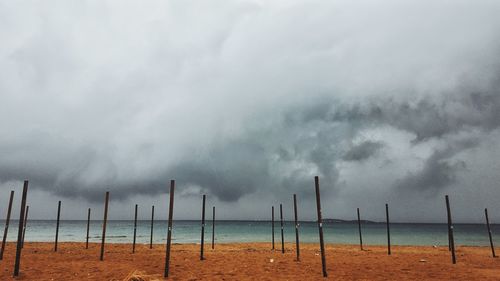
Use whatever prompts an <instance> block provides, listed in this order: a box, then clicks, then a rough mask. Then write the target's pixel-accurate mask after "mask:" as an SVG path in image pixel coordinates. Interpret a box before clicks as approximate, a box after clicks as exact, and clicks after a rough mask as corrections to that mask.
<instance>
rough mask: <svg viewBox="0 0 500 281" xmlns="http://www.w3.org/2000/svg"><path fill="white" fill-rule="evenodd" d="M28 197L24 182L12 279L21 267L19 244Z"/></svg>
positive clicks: (25, 182) (21, 237)
mask: <svg viewBox="0 0 500 281" xmlns="http://www.w3.org/2000/svg"><path fill="white" fill-rule="evenodd" d="M27 195H28V181H27V180H25V181H24V186H23V196H22V199H21V211H20V212H19V227H18V229H17V248H16V262H15V264H14V277H17V276H19V266H20V265H21V250H22V247H21V244H22V239H23V226H24V212H25V211H26V196H27Z"/></svg>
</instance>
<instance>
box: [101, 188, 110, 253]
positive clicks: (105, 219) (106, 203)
mask: <svg viewBox="0 0 500 281" xmlns="http://www.w3.org/2000/svg"><path fill="white" fill-rule="evenodd" d="M108 205H109V191H106V197H105V199H104V219H103V221H102V240H101V258H100V260H101V261H103V260H104V244H105V241H106V224H107V222H108Z"/></svg>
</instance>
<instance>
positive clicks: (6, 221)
mask: <svg viewBox="0 0 500 281" xmlns="http://www.w3.org/2000/svg"><path fill="white" fill-rule="evenodd" d="M12 200H14V190H11V191H10V199H9V208H8V209H7V218H6V219H5V229H4V230H3V239H2V249H1V250H0V260H2V259H3V252H4V251H5V242H6V240H7V233H8V232H9V222H10V213H11V211H12Z"/></svg>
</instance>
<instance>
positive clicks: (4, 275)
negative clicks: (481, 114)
mask: <svg viewBox="0 0 500 281" xmlns="http://www.w3.org/2000/svg"><path fill="white" fill-rule="evenodd" d="M275 246H276V250H274V251H272V250H271V243H266V242H258V243H224V244H216V245H215V250H212V249H211V244H210V243H206V244H205V248H204V249H205V257H206V259H205V260H204V261H200V259H199V253H200V252H199V251H200V245H199V244H173V245H172V252H171V263H170V278H169V280H324V278H323V277H322V274H321V258H320V256H319V244H318V243H301V244H300V253H301V260H300V261H296V252H295V244H294V243H286V244H285V251H286V252H285V254H282V253H281V244H280V243H276V244H275ZM15 247H16V245H15V243H13V242H9V243H7V245H6V249H5V253H4V258H3V260H2V261H1V262H0V279H1V280H12V279H13V278H12V270H13V264H14V258H15ZM53 248H54V243H53V242H52V243H51V242H26V243H25V247H24V248H23V251H22V259H21V270H20V272H21V274H20V277H19V278H18V279H16V280H51V279H53V280H127V279H126V277H127V276H131V275H133V274H139V275H141V276H142V277H144V278H143V280H164V279H163V270H164V263H165V245H163V244H154V245H153V249H149V244H143V243H140V244H139V243H138V244H136V252H135V253H134V254H132V244H131V243H129V244H122V243H106V247H105V256H104V261H99V252H100V244H99V243H89V249H85V243H84V242H59V243H58V252H54V250H53ZM325 248H326V263H327V269H328V272H329V277H328V279H335V280H353V279H354V280H388V279H390V280H397V279H399V280H416V279H421V280H429V279H438V280H472V279H478V280H495V279H498V276H499V275H500V259H495V258H492V257H491V252H490V249H489V247H480V246H459V247H457V264H456V265H452V264H451V257H450V254H449V252H448V249H447V247H446V246H445V247H443V246H440V247H433V246H396V245H393V246H391V250H392V255H391V256H388V255H387V252H386V251H387V248H386V247H384V246H377V245H375V246H370V245H364V250H363V251H362V250H360V248H359V246H354V245H345V244H326V245H325ZM131 280H133V279H131ZM137 280H141V279H137Z"/></svg>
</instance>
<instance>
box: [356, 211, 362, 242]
mask: <svg viewBox="0 0 500 281" xmlns="http://www.w3.org/2000/svg"><path fill="white" fill-rule="evenodd" d="M357 211H358V230H359V247H360V248H361V251H363V237H362V236H361V216H360V215H359V208H357Z"/></svg>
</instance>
